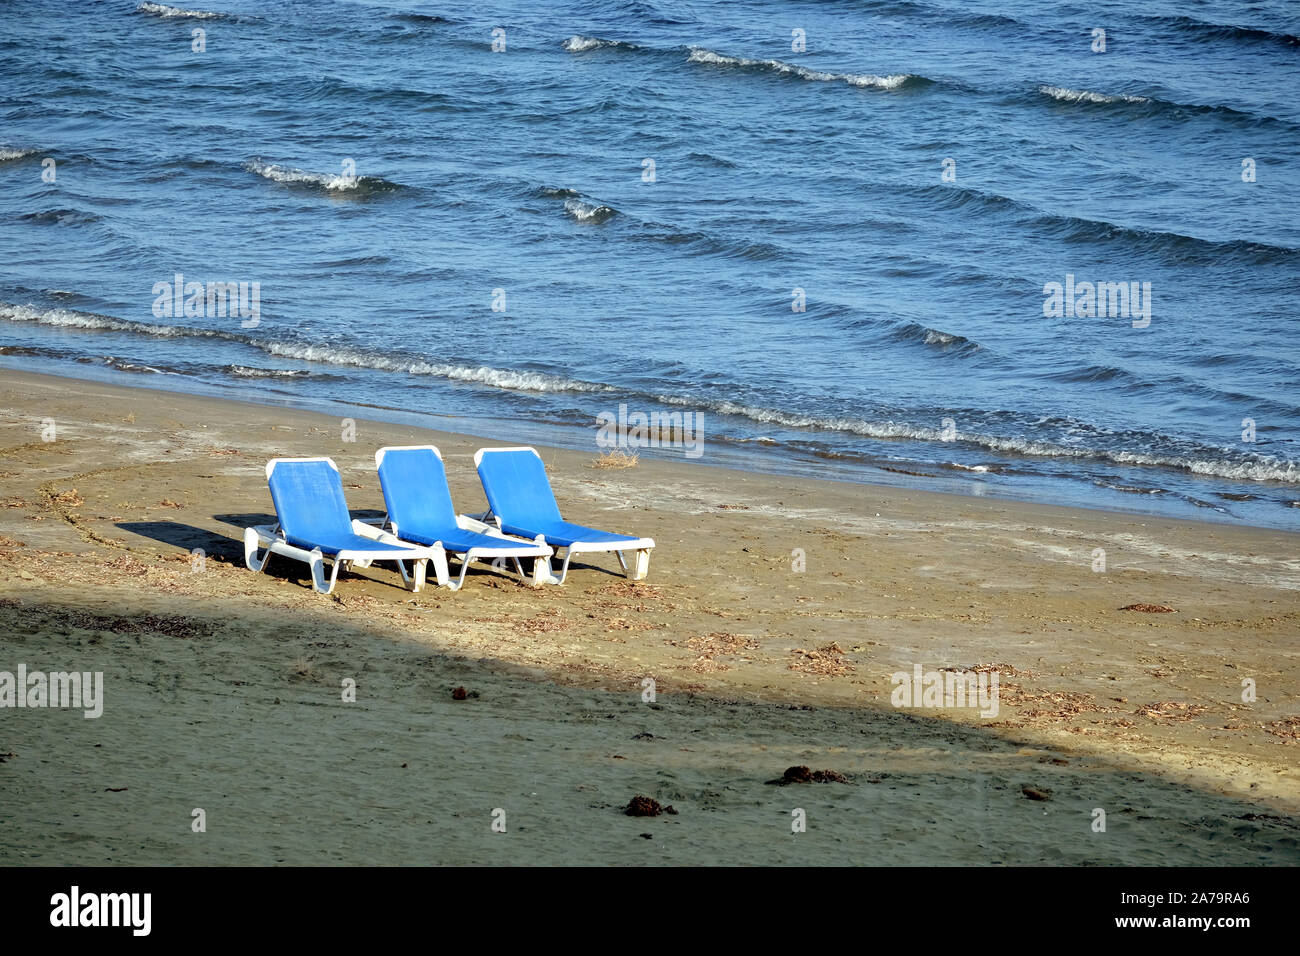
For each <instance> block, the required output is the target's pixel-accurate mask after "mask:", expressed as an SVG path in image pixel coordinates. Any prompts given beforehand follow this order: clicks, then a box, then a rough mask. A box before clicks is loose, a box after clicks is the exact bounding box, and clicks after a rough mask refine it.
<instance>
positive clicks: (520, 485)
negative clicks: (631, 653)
mask: <svg viewBox="0 0 1300 956" xmlns="http://www.w3.org/2000/svg"><path fill="white" fill-rule="evenodd" d="M474 464H475V465H476V466H477V467H478V476H479V480H480V481H482V482H483V491H484V492H485V493H486V494H487V500H488V507H489V508H490V509H491V510H490V511H489V512H488V513H487V515H486V516H485V520H487V519H490V520H493V521H495V522H496V525H497V527H499V528H500V529H501V530H502V531H503V532H505V533H506V534H513V535H518V536H519V537H521V538H536V537H537V536H538V535H541V536H542V537H543V538H544V539H545V541H546V543H547V544H549V545H551V546H552V547H554V548H555V549H556V556H557V557H558V555H559V549H560V548H563V549H565V554H564V566H563V567H562V568H561V569H560V576H559V578H557V579H556V580H555V583H556V584H563V583H564V578H565V575H567V574H568V573H569V559H570V558H572V557H573V556H574V555H575V554H583V553H591V552H598V551H613V552H614V553H615V554H617V555H618V563H619V564H620V565H622V567H623V571H624V572H625V573H627V576H628V577H629V578H631V579H632V580H633V581H640V580H641V579H642V578H644V577H645V576H646V575H647V574H648V573H649V571H650V549H651V548H653V547H654V546H655V543H654V539H653V538H633V537H630V536H629V535H625V534H611V533H610V532H608V531H597V530H596V529H595V528H587V527H584V526H583V525H580V524H573V523H572V522H569V521H565V520H564V519H563V518H561V517H560V508H559V506H558V505H557V504H556V503H555V494H554V493H553V492H552V491H551V483H550V481H549V480H547V477H546V468H545V466H544V465H543V464H542V459H541V456H540V455H538V454H537V451H536V450H535V449H533V448H527V447H525V448H480V449H479V450H478V451H476V452H475V453H474ZM624 551H635V552H636V558H635V564H634V567H633V568H632V569H631V570H630V571H629V569H628V563H627V560H626V559H625V558H624V557H623V552H624Z"/></svg>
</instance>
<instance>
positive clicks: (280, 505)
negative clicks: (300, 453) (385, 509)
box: [266, 458, 352, 547]
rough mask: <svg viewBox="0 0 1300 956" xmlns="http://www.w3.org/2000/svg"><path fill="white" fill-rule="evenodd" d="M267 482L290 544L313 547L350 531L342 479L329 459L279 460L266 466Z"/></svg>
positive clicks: (282, 527) (277, 515)
mask: <svg viewBox="0 0 1300 956" xmlns="http://www.w3.org/2000/svg"><path fill="white" fill-rule="evenodd" d="M266 483H267V484H268V485H270V487H271V500H272V501H273V502H275V514H276V517H277V518H279V519H280V528H281V530H283V531H284V536H285V538H287V539H288V540H289V542H290V543H291V544H295V545H298V546H299V547H313V546H314V543H315V542H318V541H328V540H329V539H330V538H331V537H332V536H334V535H338V534H349V533H351V531H352V518H351V516H350V515H349V514H348V504H347V500H346V499H345V498H344V497H343V481H342V479H341V478H339V471H338V468H337V467H336V466H335V464H334V462H332V461H330V460H329V459H328V458H310V459H291V458H290V459H280V460H278V461H274V462H272V463H271V464H270V465H269V466H268V474H267V476H266Z"/></svg>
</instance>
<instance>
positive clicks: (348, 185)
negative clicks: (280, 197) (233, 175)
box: [244, 158, 402, 193]
mask: <svg viewBox="0 0 1300 956" xmlns="http://www.w3.org/2000/svg"><path fill="white" fill-rule="evenodd" d="M244 169H245V171H247V172H250V173H256V174H257V175H258V176H261V177H263V178H264V179H269V180H271V181H272V182H277V183H283V184H285V185H286V186H307V187H311V188H317V189H324V190H326V191H327V192H339V193H344V192H353V191H355V192H358V193H371V192H391V191H393V190H395V189H400V188H402V187H401V186H400V184H398V183H394V182H391V181H389V180H387V179H382V178H380V177H378V176H344V175H343V174H341V173H313V172H309V171H307V170H305V169H295V168H294V167H292V166H281V165H280V164H278V163H268V162H265V161H264V160H261V159H257V158H253V159H250V160H247V161H246V162H245V163H244Z"/></svg>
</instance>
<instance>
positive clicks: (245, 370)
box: [226, 365, 311, 378]
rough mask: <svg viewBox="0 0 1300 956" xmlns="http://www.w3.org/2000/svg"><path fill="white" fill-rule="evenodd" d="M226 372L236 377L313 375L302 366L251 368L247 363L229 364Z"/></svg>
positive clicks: (303, 376)
mask: <svg viewBox="0 0 1300 956" xmlns="http://www.w3.org/2000/svg"><path fill="white" fill-rule="evenodd" d="M226 372H227V373H229V374H230V375H234V376H235V377H236V378H306V377H308V376H310V375H311V372H309V371H307V370H306V369H300V368H250V367H249V366H247V365H228V366H226Z"/></svg>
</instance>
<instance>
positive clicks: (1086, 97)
mask: <svg viewBox="0 0 1300 956" xmlns="http://www.w3.org/2000/svg"><path fill="white" fill-rule="evenodd" d="M1038 92H1040V93H1042V94H1044V95H1046V96H1050V97H1051V98H1052V99H1054V100H1060V101H1061V102H1063V103H1150V102H1151V101H1150V100H1149V99H1147V97H1145V96H1132V95H1130V94H1128V93H1094V92H1092V91H1091V90H1071V89H1067V88H1066V87H1064V86H1040V87H1039V88H1038Z"/></svg>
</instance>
